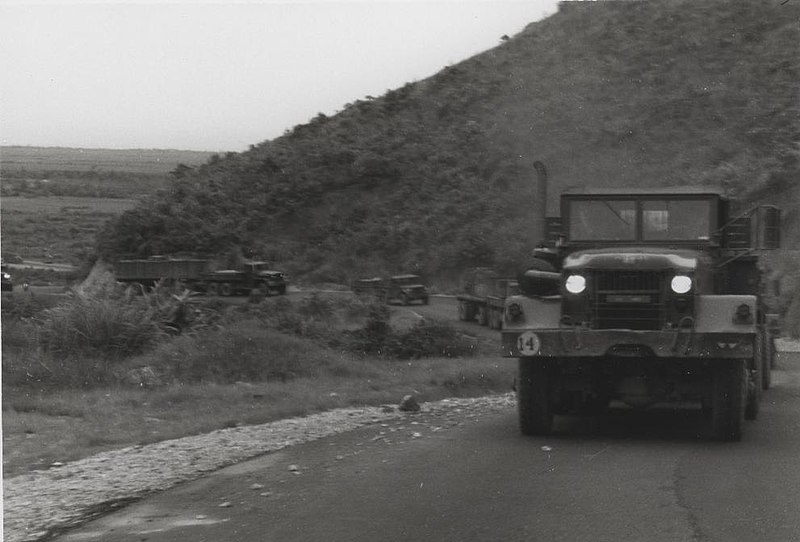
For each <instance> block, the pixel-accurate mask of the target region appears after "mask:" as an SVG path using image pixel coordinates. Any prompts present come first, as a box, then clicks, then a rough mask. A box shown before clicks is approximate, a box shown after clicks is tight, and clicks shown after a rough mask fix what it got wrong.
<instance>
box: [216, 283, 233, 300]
mask: <svg viewBox="0 0 800 542" xmlns="http://www.w3.org/2000/svg"><path fill="white" fill-rule="evenodd" d="M219 293H220V294H222V295H224V296H225V297H229V296H232V295H233V287H232V286H231V285H230V284H229V283H227V282H223V283H222V284H221V285H220V287H219Z"/></svg>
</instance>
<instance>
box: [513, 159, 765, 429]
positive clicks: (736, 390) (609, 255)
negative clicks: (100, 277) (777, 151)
mask: <svg viewBox="0 0 800 542" xmlns="http://www.w3.org/2000/svg"><path fill="white" fill-rule="evenodd" d="M540 175H541V173H540ZM540 182H542V179H541V177H540ZM734 209H735V207H734V202H733V201H731V200H729V199H728V197H726V194H725V192H724V191H723V190H721V189H709V188H700V187H689V188H685V189H680V188H667V189H661V190H658V189H654V190H647V189H638V190H628V189H616V190H615V189H603V190H578V191H572V192H567V193H564V194H562V196H561V217H560V223H561V228H560V233H559V234H558V235H557V236H556V237H555V239H551V242H545V243H543V244H541V245H540V246H539V248H538V249H537V250H536V251H535V254H536V255H537V257H536V258H535V260H536V262H535V265H531V266H529V268H528V270H526V271H524V272H522V273H521V274H520V276H519V282H520V290H521V294H520V295H517V296H510V297H508V298H506V302H505V313H504V322H503V331H502V348H503V355H504V356H506V357H512V358H517V359H518V365H519V373H518V378H517V381H516V390H517V399H518V408H519V422H520V429H521V431H522V433H523V434H526V435H542V434H549V433H550V432H551V431H552V429H553V420H554V416H555V415H562V414H578V415H580V414H584V415H586V414H589V415H596V414H600V413H602V412H603V411H604V410H605V409H606V408H607V407H608V406H609V404H610V403H611V402H612V401H618V402H622V403H624V404H626V405H628V406H630V407H633V408H647V407H649V406H652V405H655V404H662V403H673V404H675V403H680V404H684V405H685V404H689V403H694V404H695V405H697V406H698V407H700V408H701V409H702V411H703V412H704V413H705V415H706V419H707V420H708V426H709V427H708V429H709V434H710V436H711V438H713V439H715V440H723V441H737V440H740V439H741V437H742V431H743V429H744V422H743V420H745V419H755V418H756V416H757V415H758V411H759V402H760V399H761V393H762V390H763V389H766V388H768V387H769V382H770V378H769V375H770V370H771V368H772V365H773V357H774V347H773V344H774V343H773V337H772V333H773V332H774V331H773V327H772V326H771V325H770V323H771V320H772V318H773V316H772V315H773V311H772V310H771V308H770V307H769V306H768V305H767V303H766V302H765V295H764V288H765V284H764V280H763V278H762V276H761V267H760V265H759V259H760V256H761V255H762V254H763V253H764V251H767V250H770V249H774V248H778V246H779V240H780V235H779V234H780V211H779V209H777V208H776V207H773V206H767V205H761V206H757V207H753V208H750V209H747V208H744V209H742V210H739V211H735V210H734ZM544 234H545V230H542V235H544Z"/></svg>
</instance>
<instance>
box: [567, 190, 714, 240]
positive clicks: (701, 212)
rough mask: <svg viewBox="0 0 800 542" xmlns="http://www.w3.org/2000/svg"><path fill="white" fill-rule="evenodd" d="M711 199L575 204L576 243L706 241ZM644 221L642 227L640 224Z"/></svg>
mask: <svg viewBox="0 0 800 542" xmlns="http://www.w3.org/2000/svg"><path fill="white" fill-rule="evenodd" d="M711 205H712V201H711V200H710V199H688V198H680V199H679V198H676V199H664V198H659V199H641V200H633V199H630V200H613V199H596V200H573V201H571V202H570V207H569V209H570V211H569V212H570V215H569V222H570V223H569V238H570V239H571V240H573V241H636V240H642V241H697V240H703V241H707V240H709V239H710V236H711ZM640 221H641V224H640Z"/></svg>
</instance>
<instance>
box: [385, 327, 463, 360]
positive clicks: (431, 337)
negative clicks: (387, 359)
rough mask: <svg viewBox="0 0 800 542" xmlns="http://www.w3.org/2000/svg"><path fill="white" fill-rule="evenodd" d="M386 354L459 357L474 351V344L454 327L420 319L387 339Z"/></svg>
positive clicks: (414, 356) (415, 357)
mask: <svg viewBox="0 0 800 542" xmlns="http://www.w3.org/2000/svg"><path fill="white" fill-rule="evenodd" d="M388 346H389V348H388V354H389V355H392V356H394V357H397V358H399V359H410V358H413V359H418V358H421V357H448V358H451V357H460V356H468V355H471V354H473V353H474V345H473V343H472V342H471V341H469V340H467V339H466V338H465V337H464V336H463V335H461V334H460V333H458V331H456V329H455V328H454V327H453V326H451V325H449V324H445V323H442V322H436V321H432V320H421V321H420V322H419V323H418V324H416V325H415V326H414V327H412V328H411V329H409V330H408V331H407V332H405V333H403V334H400V335H396V336H395V337H393V339H392V340H390V341H389V345H388Z"/></svg>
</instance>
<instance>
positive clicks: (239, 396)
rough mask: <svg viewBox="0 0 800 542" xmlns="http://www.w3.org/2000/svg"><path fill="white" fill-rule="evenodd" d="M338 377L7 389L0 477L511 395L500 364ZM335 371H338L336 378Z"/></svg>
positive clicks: (372, 367) (357, 362)
mask: <svg viewBox="0 0 800 542" xmlns="http://www.w3.org/2000/svg"><path fill="white" fill-rule="evenodd" d="M335 361H336V363H335V365H337V366H340V369H341V374H340V375H337V374H321V375H318V376H315V377H309V378H298V379H295V380H291V381H287V382H281V381H274V382H272V381H271V382H259V383H243V382H241V383H234V384H226V385H219V384H191V385H180V384H177V385H173V386H169V387H166V388H159V389H153V390H148V389H127V388H121V387H107V388H98V389H92V390H85V391H82V390H70V389H60V390H59V389H51V388H33V387H25V386H17V387H5V388H4V389H3V472H4V475H5V476H14V475H16V474H20V473H24V472H27V471H30V470H33V469H44V468H48V467H49V466H50V465H51V464H52V463H54V462H57V461H58V462H66V461H72V460H76V459H80V458H82V457H87V456H89V455H93V454H96V453H99V452H101V451H104V450H109V449H114V448H121V447H125V446H132V445H137V444H148V443H153V442H158V441H161V440H167V439H173V438H179V437H183V436H188V435H194V434H200V433H204V432H208V431H212V430H215V429H221V428H225V427H232V426H237V425H251V424H261V423H266V422H270V421H274V420H278V419H282V418H287V417H292V416H303V415H307V414H311V413H314V412H320V411H324V410H329V409H333V408H340V407H350V406H364V405H380V404H385V403H390V404H397V403H398V402H399V401H400V399H401V398H402V397H403V396H404V395H405V394H408V393H415V394H416V395H417V397H418V398H419V399H420V400H421V401H433V400H438V399H442V398H445V397H453V396H460V397H470V396H480V395H486V394H489V393H502V392H506V391H508V390H510V386H511V382H512V378H513V373H514V367H513V364H510V363H507V362H506V361H505V360H502V359H500V358H491V357H476V358H468V359H466V358H462V359H458V358H429V359H421V360H413V361H396V360H387V359H378V358H358V357H349V356H342V357H340V358H339V359H338V360H335ZM334 372H336V371H334Z"/></svg>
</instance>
